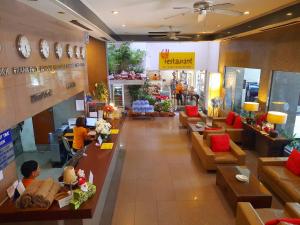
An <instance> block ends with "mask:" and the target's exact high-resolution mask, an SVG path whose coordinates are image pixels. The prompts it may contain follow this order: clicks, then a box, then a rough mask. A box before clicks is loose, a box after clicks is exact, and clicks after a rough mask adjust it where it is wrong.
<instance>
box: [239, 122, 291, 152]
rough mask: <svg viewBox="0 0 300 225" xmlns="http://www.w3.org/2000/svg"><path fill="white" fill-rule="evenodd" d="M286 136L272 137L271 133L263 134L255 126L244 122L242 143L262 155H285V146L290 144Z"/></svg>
mask: <svg viewBox="0 0 300 225" xmlns="http://www.w3.org/2000/svg"><path fill="white" fill-rule="evenodd" d="M289 142H290V141H289V140H288V139H286V138H285V137H282V136H280V135H279V136H278V137H276V138H272V137H270V136H269V135H265V134H262V133H261V132H260V131H259V130H258V129H256V128H255V127H253V126H251V125H249V124H247V123H243V134H242V143H243V146H244V147H246V148H251V149H254V150H255V151H256V152H257V153H258V155H259V156H260V157H265V156H274V157H278V156H283V153H284V147H285V146H286V145H287V144H289Z"/></svg>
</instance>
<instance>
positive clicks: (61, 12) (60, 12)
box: [57, 11, 65, 14]
mask: <svg viewBox="0 0 300 225" xmlns="http://www.w3.org/2000/svg"><path fill="white" fill-rule="evenodd" d="M57 13H59V14H65V12H63V11H59V12H57Z"/></svg>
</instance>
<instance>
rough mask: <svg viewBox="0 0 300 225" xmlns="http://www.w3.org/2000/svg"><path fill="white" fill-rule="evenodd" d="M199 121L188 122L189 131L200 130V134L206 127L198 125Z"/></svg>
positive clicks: (189, 132)
mask: <svg viewBox="0 0 300 225" xmlns="http://www.w3.org/2000/svg"><path fill="white" fill-rule="evenodd" d="M196 124H197V123H188V124H187V133H188V134H191V133H192V132H199V133H200V134H202V133H203V131H204V129H205V127H204V126H203V127H197V126H196Z"/></svg>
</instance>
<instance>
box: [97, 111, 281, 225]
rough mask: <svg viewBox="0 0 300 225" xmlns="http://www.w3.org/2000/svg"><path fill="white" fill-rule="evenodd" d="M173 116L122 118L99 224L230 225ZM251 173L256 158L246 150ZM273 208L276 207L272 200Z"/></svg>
mask: <svg viewBox="0 0 300 225" xmlns="http://www.w3.org/2000/svg"><path fill="white" fill-rule="evenodd" d="M179 126H180V125H179V123H178V117H177V116H176V117H175V118H155V119H154V120H146V121H143V120H132V119H129V120H127V121H126V122H125V125H124V127H123V132H122V136H121V142H122V144H123V146H124V147H123V150H122V151H121V154H120V157H119V162H118V166H117V169H116V171H115V174H114V178H113V181H112V185H111V190H110V193H109V196H108V199H107V201H106V206H105V211H104V214H103V216H102V222H101V225H109V224H112V225H231V224H234V221H235V220H234V215H233V212H232V211H231V209H230V208H229V206H228V204H227V202H226V200H225V199H224V197H223V195H222V193H221V192H220V191H219V189H218V188H217V186H216V185H215V173H207V172H206V171H204V170H203V169H202V167H201V164H200V161H199V160H198V158H197V155H196V154H195V153H194V152H193V151H191V146H190V140H189V138H188V136H187V134H186V130H185V129H180V128H179ZM247 153H248V157H247V166H249V167H250V168H251V170H252V171H253V172H254V173H256V157H255V155H254V154H253V153H252V152H249V151H247ZM274 206H275V207H281V205H280V204H279V203H278V202H277V201H276V200H275V201H274Z"/></svg>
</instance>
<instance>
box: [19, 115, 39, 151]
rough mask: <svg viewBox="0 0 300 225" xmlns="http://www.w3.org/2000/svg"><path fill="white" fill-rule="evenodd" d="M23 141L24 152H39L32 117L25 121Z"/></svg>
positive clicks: (22, 133)
mask: <svg viewBox="0 0 300 225" xmlns="http://www.w3.org/2000/svg"><path fill="white" fill-rule="evenodd" d="M21 141H22V147H23V151H24V152H33V151H36V150H37V148H36V145H35V140H34V132H33V125H32V118H31V117H30V118H28V119H26V120H24V125H23V130H22V132H21Z"/></svg>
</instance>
